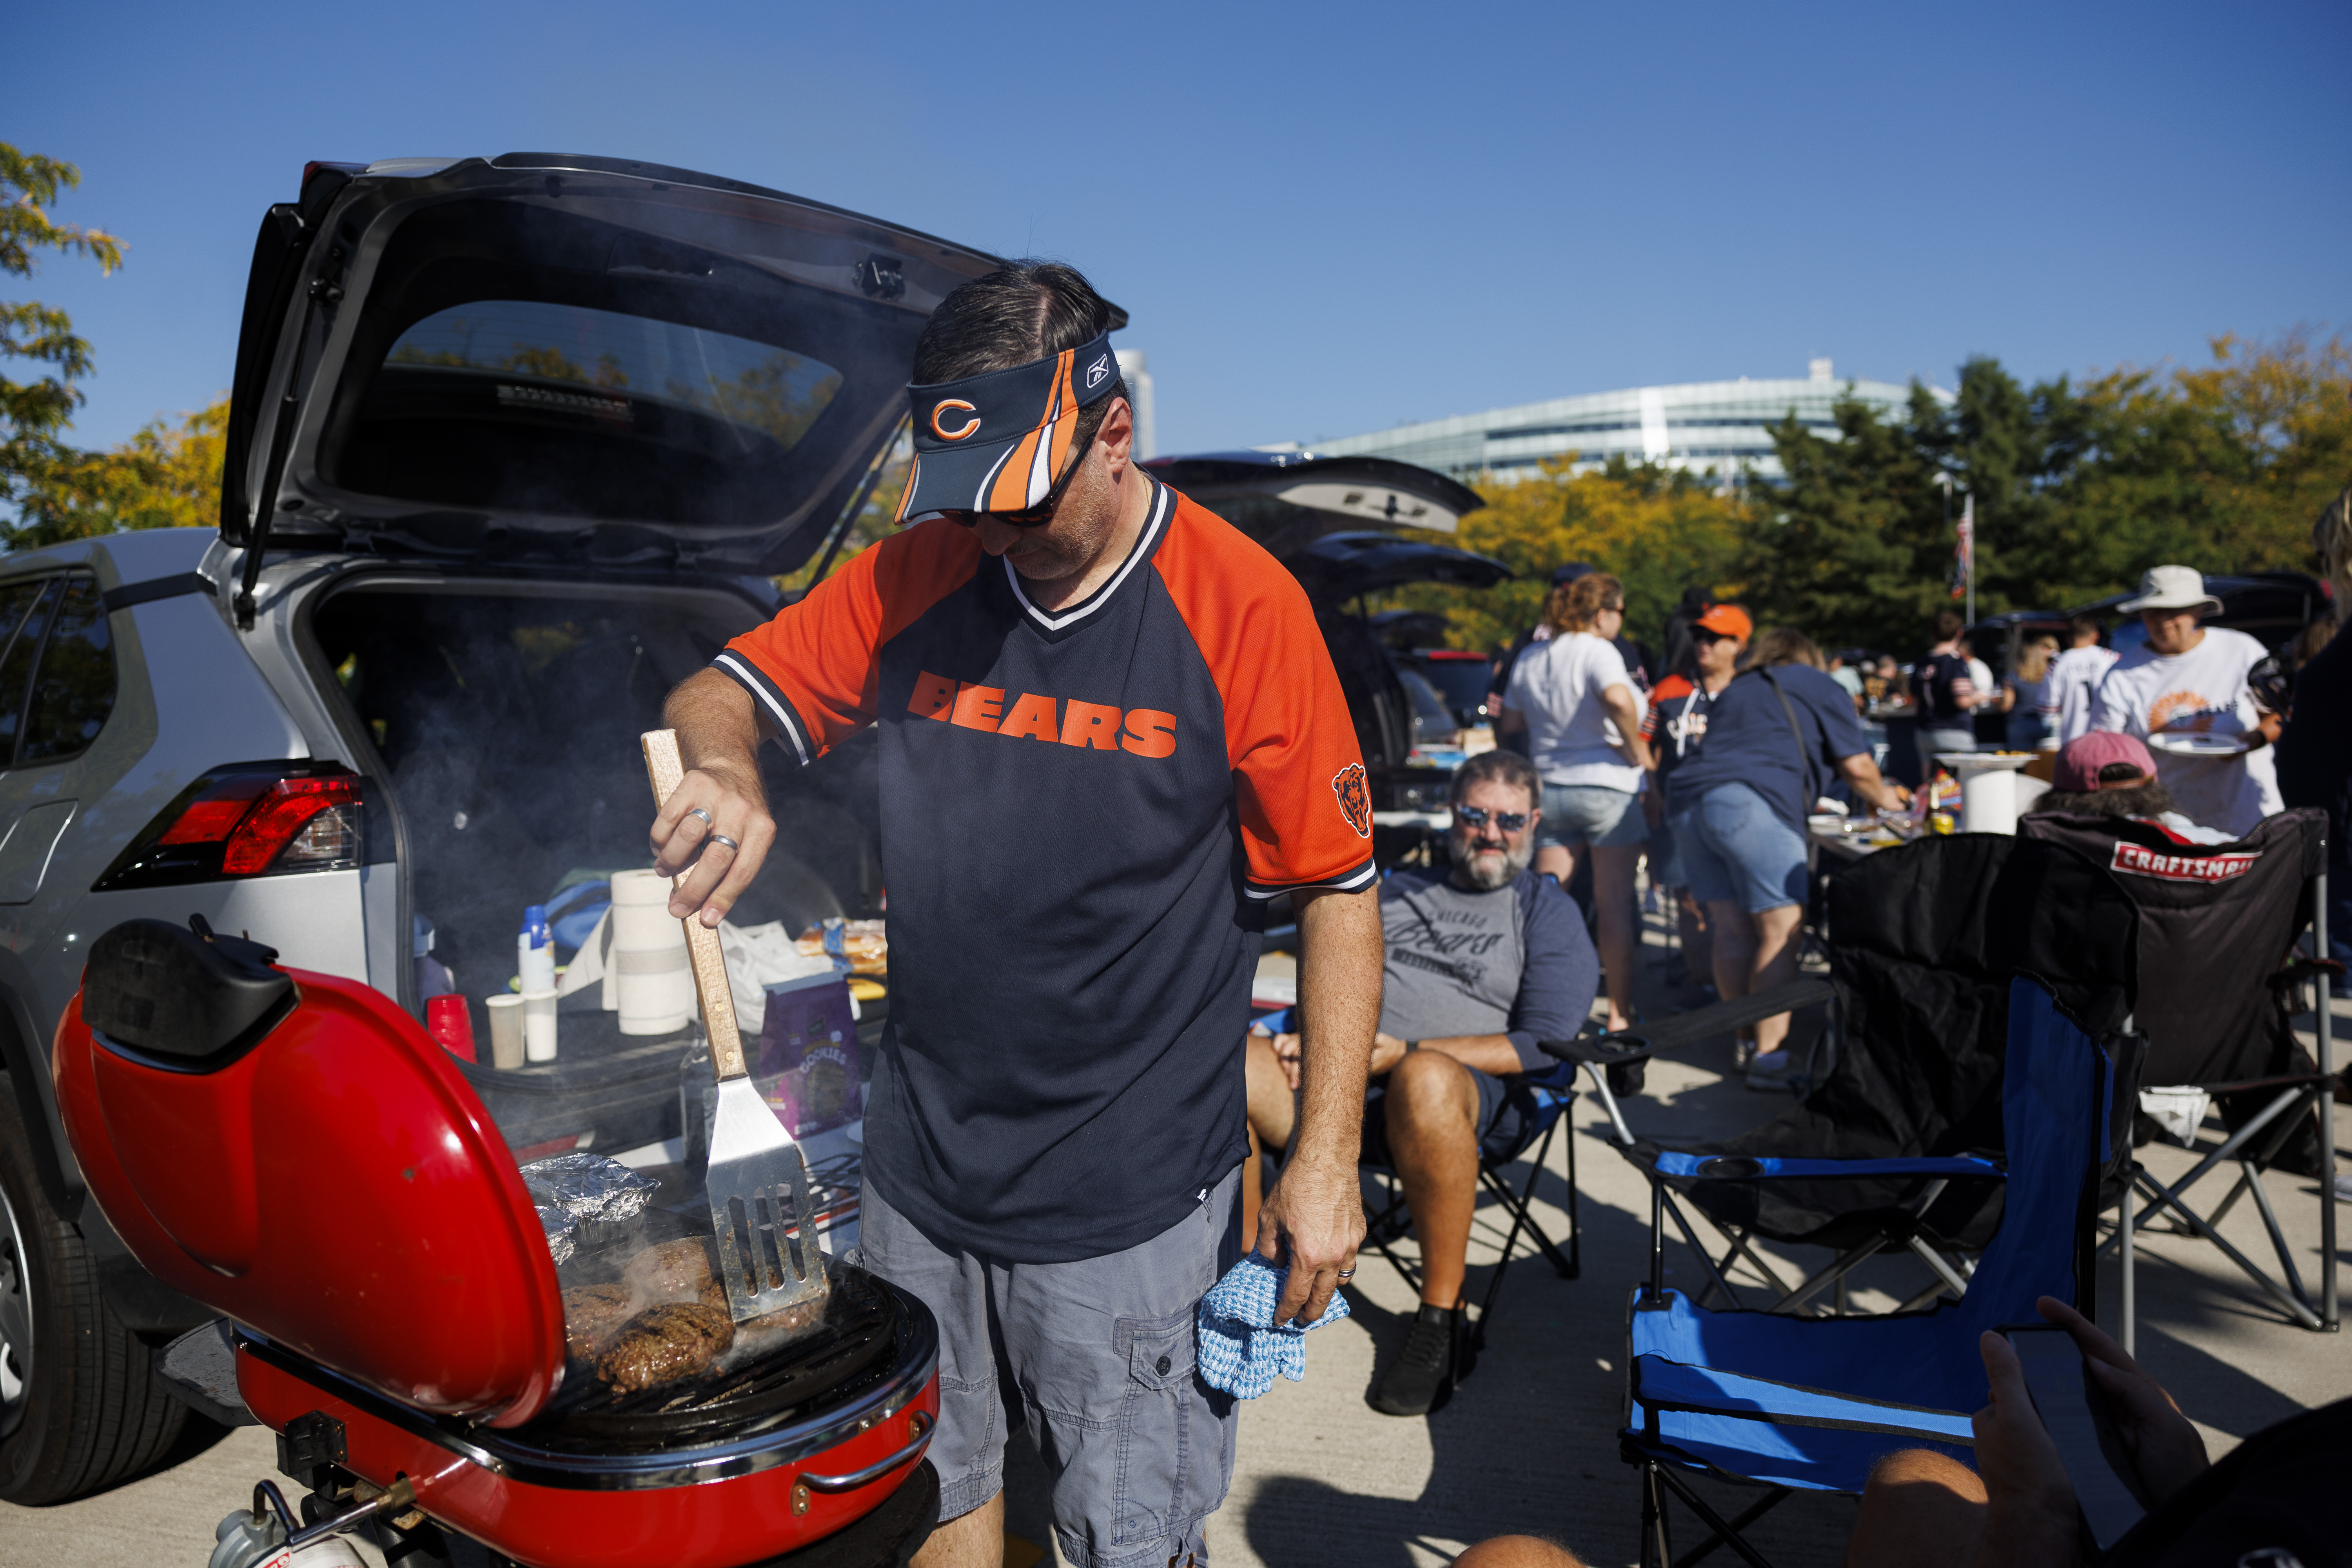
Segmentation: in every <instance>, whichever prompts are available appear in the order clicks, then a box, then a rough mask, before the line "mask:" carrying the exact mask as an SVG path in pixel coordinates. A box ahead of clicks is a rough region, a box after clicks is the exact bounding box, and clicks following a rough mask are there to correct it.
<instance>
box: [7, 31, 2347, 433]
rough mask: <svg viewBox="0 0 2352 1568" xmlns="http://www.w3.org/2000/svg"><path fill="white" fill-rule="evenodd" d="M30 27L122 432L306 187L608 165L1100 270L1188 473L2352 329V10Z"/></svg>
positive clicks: (89, 413)
mask: <svg viewBox="0 0 2352 1568" xmlns="http://www.w3.org/2000/svg"><path fill="white" fill-rule="evenodd" d="M10 37H11V45H12V47H11V52H12V55H13V56H14V57H15V63H14V66H13V68H12V70H11V73H10V90H9V95H8V101H7V104H6V107H5V111H0V140H5V141H9V142H14V143H15V144H16V145H17V146H19V147H21V148H24V149H26V150H30V151H39V152H43V153H49V154H51V155H53V156H57V157H60V158H64V159H67V160H68V161H70V162H73V163H78V164H79V165H80V167H81V170H82V174H83V184H82V187H81V189H80V190H79V192H76V193H74V194H72V195H69V196H68V198H67V200H66V201H65V202H64V203H63V204H62V205H61V207H60V209H59V210H60V216H63V217H65V218H67V219H68V220H71V221H76V222H79V223H84V224H88V225H92V226H100V227H104V228H106V229H109V230H110V231H112V232H114V233H116V234H118V235H120V236H121V237H123V238H124V239H125V240H127V241H128V242H129V245H130V259H129V263H128V265H127V266H126V267H125V268H123V269H122V270H121V271H120V272H118V273H116V274H115V275H114V276H113V277H111V278H107V279H100V277H99V276H98V275H97V271H96V269H95V268H92V267H90V266H89V264H87V263H85V262H80V261H58V260H51V261H49V262H48V263H47V265H46V266H45V267H44V269H43V271H42V272H41V273H40V274H39V275H38V276H37V278H36V279H35V280H34V291H33V297H36V298H40V299H43V300H47V301H48V302H50V303H52V304H57V305H61V306H64V307H66V308H67V309H68V310H70V311H71V312H72V314H73V318H74V321H75V323H76V325H77V327H78V328H79V330H80V331H82V333H83V335H85V336H86V337H88V338H89V339H90V340H91V342H93V343H94V345H95V347H96V350H97V357H98V374H97V375H96V376H95V377H93V378H92V379H91V380H90V381H89V384H88V390H89V404H88V406H87V407H86V408H85V409H84V410H83V413H82V415H81V416H80V418H79V420H78V422H77V425H76V428H75V438H76V439H77V440H78V441H79V442H80V443H82V444H84V445H100V444H104V443H110V442H112V441H116V440H120V439H121V438H122V437H124V436H127V435H128V434H129V433H130V432H131V431H132V430H133V429H135V428H136V427H137V426H139V425H140V424H142V422H144V421H145V420H147V419H149V418H151V417H152V416H155V415H156V414H158V413H163V412H169V411H173V410H177V409H182V408H187V407H191V406H194V405H199V404H201V403H203V402H204V401H205V399H207V398H208V397H209V396H210V395H212V394H213V393H215V391H216V390H218V389H220V388H222V387H224V386H226V384H227V381H228V376H229V369H230V362H231V359H232V356H233V354H234V352H235V350H234V345H235V335H236V324H237V316H238V311H239V309H240V305H241V302H242V301H241V296H242V293H243V288H244V276H245V268H246V264H247V259H248V258H249V256H250V253H251V247H252V242H253V233H254V229H255V226H256V225H257V222H258V220H259V217H260V215H261V212H262V209H263V208H264V207H265V206H267V205H268V204H269V203H270V202H273V201H279V200H285V199H289V198H290V197H291V196H292V195H294V192H295V186H296V182H297V179H298V176H299V171H300V167H301V164H302V163H303V162H304V160H306V159H310V158H329V159H344V160H364V159H369V158H376V157H388V156H397V155H405V154H437V153H500V152H507V151H513V150H520V149H531V150H553V151H563V152H587V153H610V154H614V155H619V156H625V157H632V158H642V159H646V160H651V161H655V162H660V163H674V164H680V165H684V166H687V167H689V168H698V169H703V170H708V171H710V172H713V173H717V174H726V175H730V176H732V177H735V178H738V179H744V180H750V181H753V182H756V183H758V184H767V185H772V186H775V187H778V188H781V189H783V190H787V191H792V192H795V193H798V194H801V195H809V196H813V197H815V198H818V199H820V200H823V201H826V202H831V203H835V204H837V205H843V206H847V207H852V208H856V209H858V210H861V211H866V212H870V213H873V214H875V215H877V216H883V217H887V218H890V219H893V220H896V221H898V222H902V223H906V224H910V225H912V226H916V227H919V228H923V229H928V230H930V231H932V232H935V233H938V234H940V235H944V236H948V237H953V238H956V239H959V240H962V241H965V242H967V243H970V244H973V245H977V246H980V247H984V248H989V249H992V250H995V251H998V252H1000V253H1005V254H1014V253H1024V252H1028V253H1038V254H1045V255H1052V256H1057V257H1060V258H1065V259H1066V260H1069V261H1071V262H1074V263H1075V264H1076V265H1077V266H1079V267H1080V268H1084V269H1085V270H1086V271H1087V273H1088V274H1089V275H1090V276H1091V277H1092V278H1093V279H1095V280H1096V282H1097V285H1098V286H1099V287H1101V288H1102V289H1103V290H1104V292H1105V293H1107V294H1108V295H1109V296H1110V297H1111V298H1113V299H1115V300H1118V301H1119V302H1120V303H1121V304H1123V305H1125V306H1127V307H1128V308H1129V310H1130V311H1131V312H1132V314H1133V317H1134V322H1135V324H1134V326H1133V327H1132V328H1131V329H1130V330H1129V331H1128V332H1126V333H1124V334H1122V337H1121V340H1120V341H1121V342H1122V345H1123V346H1131V347H1138V348H1141V349H1144V350H1145V351H1147V352H1148V353H1149V354H1150V360H1151V366H1152V371H1153V374H1154V379H1155V382H1156V392H1157V399H1158V404H1159V436H1160V449H1161V450H1162V451H1181V450H1201V449H1207V448H1213V447H1233V446H1241V445H1248V444H1254V443H1258V442H1266V441H1276V440H1284V439H1312V438H1315V437H1333V436H1340V435H1348V434H1352V433H1356V432H1359V431H1363V430H1369V429H1375V428H1379V427H1381V426H1387V425H1391V424H1395V423H1398V422H1400V421H1403V420H1408V419H1423V418H1434V417H1439V416H1444V415H1449V414H1458V413H1466V412H1470V411H1473V410H1476V409H1481V408H1486V407H1492V406H1496V405H1507V404H1513V403H1520V402H1527V401H1530V400H1533V399H1537V398H1541V397H1553V396H1561V395H1570V394H1575V393H1582V392H1597V391H1601V390H1605V389H1607V388H1611V387H1617V386H1627V385H1634V384H1643V383H1646V382H1674V381H1693V380H1710V379H1716V378H1719V377H1729V376H1738V375H1753V376H1768V375H1802V374H1804V369H1805V362H1806V360H1807V359H1808V358H1810V357H1811V356H1813V355H1817V354H1826V355H1830V356H1832V357H1833V358H1834V360H1835V361H1836V364H1837V370H1838V374H1840V375H1841V376H1847V375H1864V376H1873V377H1884V378H1887V379H1894V380H1900V379H1902V378H1904V377H1906V376H1910V375H1914V374H1916V375H1919V376H1923V377H1926V378H1928V379H1931V380H1936V381H1940V382H1944V383H1947V384H1948V383H1949V381H1950V380H1951V378H1952V374H1953V370H1954V367H1955V366H1956V365H1958V363H1959V362H1960V361H1961V360H1963V359H1964V358H1966V357H1968V356H1969V355H1970V354H1974V353H1990V354H1993V355H1996V356H1998V357H2000V359H2001V360H2002V361H2003V362H2005V363H2008V364H2009V365H2010V366H2011V368H2012V369H2014V370H2017V371H2019V372H2021V373H2022V374H2028V375H2033V376H2040V375H2049V374H2058V373H2061V372H2067V373H2074V374H2079V373H2081V372H2083V371H2084V370H2086V369H2090V368H2095V367H2105V366H2112V365H2115V364H2116V363H2142V364H2145V363H2154V362H2157V361H2160V360H2163V359H2166V358H2168V357H2169V358H2172V359H2175V360H2181V359H2187V360H2201V359H2202V358H2203V357H2204V355H2205V353H2206V348H2205V343H2206V340H2207V339H2208V338H2209V337H2210V336H2211V335H2213V334H2215V333H2220V332H2224V331H2236V332H2239V333H2241V334H2246V335H2252V336H2265V335H2269V334H2273V333H2276V332H2278V331H2282V330H2284V329H2286V328H2289V327H2292V326H2294V325H2295V324H2296V323H2298V322H2301V323H2309V324H2313V325H2317V326H2322V327H2326V328H2332V329H2343V330H2352V265H2347V261H2346V258H2347V257H2352V124H2347V116H2346V114H2345V111H2344V109H2343V89H2342V80H2341V78H2342V69H2343V66H2344V64H2345V62H2346V61H2347V60H2352V7H2347V6H2346V5H2343V4H2342V3H2341V0H2333V3H2327V4H2294V3H2284V0H2279V3H2269V0H2252V3H2245V4H2238V5H2229V6H2215V5H2179V4H2168V3H2160V0H2159V3H2150V4H2141V5H2069V6H2054V5H2048V4H2046V3H2045V4H2041V5H2031V6H2027V5H1987V4H1979V5H1969V6H1938V7H1932V8H1931V7H1923V6H1901V5H1885V4H1882V5H1808V6H1801V7H1777V6H1756V5H1704V4H1685V5H1677V6H1675V7H1672V8H1671V9H1669V8H1666V7H1660V6H1642V5H1626V4H1622V3H1621V4H1617V5H1607V6H1586V5H1527V6H1522V5H1506V4H1490V5H1477V6H1470V5H1423V6H1415V7H1402V6H1383V5H1345V6H1341V5H1331V6H1312V7H1310V6H1297V5H1279V4H1260V5H1213V4H1191V5H1182V6H1175V5H1162V6H1158V7H1150V8H1146V7H1123V6H1118V5H1100V4H1097V5H1083V6H1066V5H1027V6H1024V7H1019V8H1013V7H1003V6H998V7H988V6H978V5H970V4H962V5H941V6H930V5H919V4H894V5H873V6H860V5H845V4H843V3H842V0H824V3H823V4H818V5H797V4H775V3H770V4H765V5H742V4H734V3H731V0H712V3H707V4H703V5H696V6H692V7H687V6H652V5H626V6H623V5H600V4H593V3H583V4H566V5H499V4H495V3H490V0H478V3H476V4H471V5H443V4H437V3H430V0H427V3H413V4H408V5H401V6H396V7H382V6H379V7H344V6H321V5H300V6H296V5H282V6H277V5H233V4H231V5H216V6H188V5H171V6H163V5H107V4H102V3H94V0H82V3H80V4H76V5H62V4H57V3H55V0H51V3H49V4H46V5H31V6H28V7H27V9H26V12H25V13H23V14H20V15H18V16H16V17H15V18H14V19H13V20H12V22H11V24H10ZM0 288H5V289H6V291H7V292H6V297H8V298H12V299H13V298H23V297H25V294H24V291H23V290H22V289H21V288H20V286H19V285H18V283H17V280H16V279H7V280H5V282H0Z"/></svg>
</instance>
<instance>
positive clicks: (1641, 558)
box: [1397, 458, 1746, 651]
mask: <svg viewBox="0 0 2352 1568" xmlns="http://www.w3.org/2000/svg"><path fill="white" fill-rule="evenodd" d="M1573 461H1574V458H1551V459H1549V460H1547V461H1545V462H1544V463H1543V464H1541V465H1540V466H1539V467H1538V468H1537V470H1536V472H1535V473H1534V474H1533V475H1532V476H1530V477H1528V478H1526V479H1520V480H1517V482H1515V483H1514V482H1502V481H1497V480H1496V479H1493V478H1492V477H1491V476H1490V477H1488V478H1487V479H1484V480H1482V481H1481V482H1480V483H1479V484H1478V485H1477V486H1476V487H1475V488H1476V489H1477V491H1478V494H1479V496H1480V497H1481V498H1482V499H1483V500H1485V501H1486V505H1485V506H1484V507H1482V508H1480V509H1479V510H1476V511H1474V512H1471V513H1470V514H1469V515H1467V516H1466V517H1465V518H1463V520H1462V521H1461V524H1460V525H1459V527H1458V528H1457V529H1456V530H1455V531H1454V536H1453V537H1452V539H1450V540H1448V541H1447V542H1449V543H1452V544H1454V545H1457V546H1459V547H1460V548H1462V549H1464V550H1475V551H1476V552H1479V553H1480V554H1482V555H1492V556H1494V557H1495V558H1496V559H1497V560H1499V561H1501V562H1502V563H1504V564H1506V565H1507V566H1509V567H1510V568H1511V570H1512V572H1513V573H1514V574H1515V575H1514V576H1513V577H1512V578H1511V580H1510V581H1508V582H1507V583H1504V584H1500V585H1498V586H1496V587H1495V588H1491V589H1486V590H1477V589H1470V588H1445V587H1438V586H1434V585H1427V586H1416V587H1412V588H1407V589H1402V590H1400V591H1399V593H1398V595H1397V602H1398V603H1399V604H1401V605H1404V606H1406V607H1409V608H1412V609H1424V610H1438V611H1442V612H1444V615H1445V617H1446V641H1447V642H1448V643H1450V644H1451V645H1452V646H1454V647H1466V648H1477V649H1480V650H1482V651H1483V650H1491V649H1493V648H1495V647H1499V646H1504V645H1507V644H1508V643H1510V642H1511V641H1513V640H1514V639H1515V638H1517V637H1518V636H1519V634H1520V633H1522V632H1524V631H1526V630H1527V629H1528V627H1529V626H1533V625H1534V624H1535V623H1536V622H1537V621H1538V619H1540V618H1541V617H1542V615H1543V603H1544V597H1545V595H1547V594H1549V592H1550V586H1551V574H1552V569H1553V568H1555V567H1557V566H1560V565H1563V564H1565V563H1568V562H1570V561H1587V562H1591V563H1592V564H1593V565H1595V566H1597V567H1599V568H1600V569H1601V570H1602V571H1604V572H1612V573H1614V574H1617V575H1618V576H1620V577H1622V578H1623V579H1624V581H1625V622H1626V625H1627V626H1629V627H1630V628H1632V635H1633V636H1635V637H1644V638H1651V639H1654V638H1655V637H1656V636H1657V634H1658V630H1659V628H1660V627H1661V626H1664V622H1665V616H1666V612H1667V611H1668V610H1669V609H1671V608H1672V607H1673V606H1674V604H1675V601H1676V600H1677V599H1679V598H1681V597H1682V593H1683V590H1684V588H1685V587H1686V586H1688V585H1690V584H1693V583H1696V584H1701V585H1702V586H1705V587H1706V588H1708V589H1710V590H1711V591H1712V590H1714V589H1715V588H1717V585H1718V584H1719V582H1720V580H1721V579H1722V577H1723V576H1724V574H1726V573H1727V572H1728V571H1729V570H1730V569H1731V567H1732V566H1733V565H1734V563H1735V562H1736V560H1737V556H1738V548H1739V542H1740V537H1741V525H1742V521H1743V519H1744V514H1745V510H1746V507H1745V503H1744V502H1742V501H1741V500H1739V499H1738V497H1737V496H1736V495H1732V494H1727V493H1725V492H1724V491H1723V490H1722V489H1721V488H1720V487H1719V486H1717V485H1716V484H1715V483H1713V482H1712V481H1710V480H1708V479H1705V478H1702V477H1700V476H1698V475H1695V474H1690V473H1685V472H1684V471H1682V470H1680V469H1675V468H1664V467H1662V466H1659V465H1655V464H1647V463H1643V464H1629V463H1627V462H1626V461H1625V460H1624V459H1623V458H1613V459H1612V460H1611V462H1610V464H1609V465H1608V467H1606V468H1601V469H1598V470H1592V471H1588V472H1585V473H1581V474H1579V473H1572V472H1570V464H1571V463H1572V462H1573Z"/></svg>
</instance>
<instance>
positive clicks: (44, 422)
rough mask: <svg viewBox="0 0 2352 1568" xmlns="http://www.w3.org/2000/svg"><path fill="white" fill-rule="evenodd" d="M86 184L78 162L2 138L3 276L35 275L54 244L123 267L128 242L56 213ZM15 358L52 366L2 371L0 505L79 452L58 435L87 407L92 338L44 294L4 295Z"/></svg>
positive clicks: (4, 341) (4, 328)
mask: <svg viewBox="0 0 2352 1568" xmlns="http://www.w3.org/2000/svg"><path fill="white" fill-rule="evenodd" d="M80 183H81V171H80V170H79V169H77V168H75V167H74V166H73V165H72V164H71V163H60V162H58V160H57V159H54V158H46V157H43V156H42V155H41V154H39V153H23V152H19V151H18V150H17V149H16V148H15V147H12V146H9V145H8V144H7V143H5V142H0V274H5V275H6V276H8V277H11V278H30V277H32V275H33V273H34V272H35V270H36V269H37V268H38V267H39V265H40V261H41V253H42V252H44V251H50V250H54V251H58V252H60V253H63V254H65V255H69V256H70V255H81V256H87V257H89V258H90V259H91V260H93V261H95V262H97V263H98V265H99V268H100V271H101V272H111V271H113V270H114V269H115V268H117V267H120V266H121V265H122V242H121V240H119V239H117V238H115V237H113V236H112V235H109V234H103V233H100V231H99V230H96V229H86V228H81V227H79V226H75V225H73V224H66V223H59V222H58V221H57V220H56V219H55V218H53V217H51V216H49V209H50V208H51V207H53V206H55V205H57V200H58V193H59V192H61V191H66V190H70V189H72V188H73V187H74V186H76V185H79V184H80ZM10 360H26V361H29V362H31V363H32V364H33V365H34V366H36V367H38V366H47V367H48V368H47V371H46V372H45V373H43V374H38V375H37V376H35V377H34V378H33V379H31V380H27V381H17V380H16V379H14V378H13V377H11V376H10V375H8V374H5V369H0V503H9V502H15V501H16V500H19V498H20V497H21V496H22V494H23V493H24V488H25V486H26V484H28V483H31V482H35V481H37V480H39V479H44V478H45V477H53V476H54V472H55V470H56V468H57V467H58V464H59V463H60V462H69V461H70V460H71V459H72V458H73V457H74V454H72V452H71V451H70V449H69V448H68V447H65V446H64V445H63V444H62V443H61V442H60V441H59V440H58V433H59V432H60V431H62V430H64V429H65V427H66V426H68V424H70V423H71V422H72V419H73V412H74V410H75V409H77V408H79V407H80V406H81V402H82V392H81V389H80V388H79V386H77V385H75V383H76V382H77V381H78V380H79V379H80V378H81V377H83V376H86V375H88V374H89V372H90V366H91V358H90V351H89V343H88V342H85V341H83V340H82V339H81V338H79V337H77V336H76V335H75V334H74V330H73V322H72V321H70V320H69V319H68V317H67V315H66V313H65V312H64V311H63V310H58V309H57V308H55V307H54V306H49V305H44V304H42V303H41V302H40V301H39V300H0V363H5V362H6V361H10Z"/></svg>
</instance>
